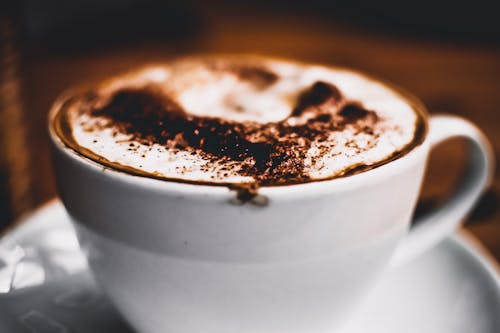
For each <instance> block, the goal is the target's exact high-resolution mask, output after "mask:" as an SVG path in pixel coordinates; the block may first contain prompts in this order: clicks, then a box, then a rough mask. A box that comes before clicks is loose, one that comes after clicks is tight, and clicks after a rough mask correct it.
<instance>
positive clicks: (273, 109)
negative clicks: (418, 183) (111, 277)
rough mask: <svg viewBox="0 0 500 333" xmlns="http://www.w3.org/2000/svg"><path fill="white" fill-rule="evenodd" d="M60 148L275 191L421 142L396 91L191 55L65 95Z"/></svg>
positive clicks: (280, 66)
mask: <svg viewBox="0 0 500 333" xmlns="http://www.w3.org/2000/svg"><path fill="white" fill-rule="evenodd" d="M56 122H57V124H56V128H59V130H58V133H59V136H60V137H61V138H62V139H63V141H64V142H65V143H66V144H67V145H68V146H70V147H71V148H73V149H75V150H76V151H78V152H79V153H81V154H83V155H85V156H87V157H89V158H91V159H93V160H95V161H97V162H100V163H102V164H105V165H107V166H111V167H113V168H116V169H119V170H123V171H127V172H131V173H135V174H139V175H143V176H150V177H155V178H162V179H167V180H176V181H185V182H194V183H207V184H214V185H221V184H253V185H255V186H273V185H286V184H295V183H304V182H310V181H317V180H324V179H331V178H336V177H341V176H346V175H350V174H352V173H355V172H361V171H364V170H367V169H370V168H373V167H375V166H378V165H381V164H383V163H385V162H387V161H389V160H392V159H394V158H397V157H399V156H401V155H402V154H404V153H406V152H407V151H408V150H411V148H412V147H414V146H415V145H416V144H418V143H419V140H420V139H421V135H422V134H421V133H422V128H421V127H422V126H423V125H422V119H421V115H419V114H418V112H417V111H416V110H415V109H414V108H413V107H412V106H411V105H410V104H409V103H408V101H406V99H405V98H403V97H402V96H401V95H399V93H397V92H396V91H394V90H392V89H391V88H388V87H387V86H385V85H383V84H382V83H380V82H378V81H375V80H372V79H370V78H367V77H366V76H364V75H362V74H359V73H356V72H353V71H349V70H343V69H336V68H330V67H324V66H316V65H306V64H301V63H296V62H288V61H283V60H274V59H267V58H256V57H238V58H236V57H235V58H230V57H227V58H215V57H212V58H185V59H181V60H177V61H175V62H172V63H169V64H165V65H158V66H149V67H146V68H142V69H140V70H138V71H135V72H132V73H128V74H124V75H122V76H117V77H114V78H112V79H110V80H108V81H105V82H103V83H101V84H99V85H96V86H94V87H91V88H89V89H86V90H84V91H81V92H80V93H77V94H74V95H73V96H71V97H70V98H68V99H66V100H64V101H63V102H62V105H61V107H60V111H59V113H58V116H57V117H56Z"/></svg>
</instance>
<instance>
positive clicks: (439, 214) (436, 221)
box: [390, 115, 494, 266]
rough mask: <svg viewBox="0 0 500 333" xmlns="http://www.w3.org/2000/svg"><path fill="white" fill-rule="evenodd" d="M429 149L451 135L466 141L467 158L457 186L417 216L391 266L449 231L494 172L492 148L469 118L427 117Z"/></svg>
mask: <svg viewBox="0 0 500 333" xmlns="http://www.w3.org/2000/svg"><path fill="white" fill-rule="evenodd" d="M428 135H429V140H430V145H431V149H432V148H433V147H435V146H437V145H438V144H441V143H443V142H444V141H446V140H448V139H451V138H456V137H458V138H462V139H465V140H466V141H467V142H468V143H469V147H470V149H469V151H468V159H467V162H466V165H465V169H464V172H463V174H462V175H461V177H460V180H459V183H458V185H457V187H456V188H455V189H454V191H453V193H452V194H451V196H450V197H449V199H448V200H447V201H446V202H445V203H444V204H443V205H441V206H440V207H437V208H435V209H434V210H432V211H430V212H429V213H427V214H425V215H424V216H422V217H420V218H418V219H416V220H415V221H414V224H413V226H412V227H411V228H410V230H409V233H408V235H407V236H406V237H405V238H404V239H403V240H402V241H401V243H400V244H399V245H398V247H397V248H396V252H395V253H394V256H393V257H392V259H391V262H390V264H391V266H398V265H400V264H403V263H405V262H408V261H410V260H411V259H413V258H415V257H416V256H418V255H419V254H421V253H423V252H424V251H426V250H428V249H430V248H432V247H433V246H434V245H436V244H437V243H439V242H440V241H441V240H443V239H444V238H446V237H447V236H449V235H450V234H452V233H453V232H454V231H455V230H456V229H457V228H458V227H459V226H460V224H461V222H462V220H463V219H464V218H465V217H466V216H467V214H468V213H469V212H470V210H471V209H472V208H473V206H474V204H475V203H476V202H477V200H478V199H479V197H480V195H481V193H482V192H483V190H484V189H485V187H486V186H487V185H488V184H489V182H490V181H491V179H492V176H493V163H494V157H493V150H492V148H491V146H490V144H489V142H488V140H487V139H486V137H485V136H484V135H483V133H482V132H481V131H480V130H479V129H478V128H477V127H476V126H475V125H473V124H472V123H470V122H469V121H467V120H465V119H463V118H460V117H456V116H451V115H435V116H432V117H431V119H430V124H429V134H428Z"/></svg>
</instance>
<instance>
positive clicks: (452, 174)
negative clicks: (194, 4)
mask: <svg viewBox="0 0 500 333" xmlns="http://www.w3.org/2000/svg"><path fill="white" fill-rule="evenodd" d="M203 13H204V17H205V18H204V21H203V24H202V25H201V26H200V28H199V29H198V31H196V32H195V33H194V34H191V35H189V36H187V37H186V38H185V39H181V40H179V39H177V40H173V41H169V40H164V41H162V42H149V43H135V44H133V45H129V46H124V47H115V48H111V49H107V50H101V51H92V52H86V53H84V54H77V55H75V54H73V55H69V54H68V55H58V56H55V55H53V54H52V55H47V54H46V55H40V54H38V55H33V56H29V57H28V59H27V60H28V61H26V64H25V68H24V88H25V105H26V112H27V114H28V119H29V121H30V123H31V124H30V134H29V142H30V144H31V147H30V151H31V164H32V165H33V166H34V167H33V168H32V173H33V186H32V189H33V191H32V194H33V197H34V199H35V203H41V202H43V201H45V200H48V199H49V198H51V197H53V196H55V188H54V180H53V176H52V167H51V164H50V158H49V157H50V153H49V144H48V136H47V132H46V115H47V111H48V109H49V107H50V105H51V102H52V101H53V100H54V98H55V97H56V96H57V95H58V94H59V93H60V92H61V91H62V90H64V89H65V88H67V87H68V86H70V85H72V84H74V83H76V82H79V81H82V80H87V79H96V78H100V77H105V76H108V75H110V74H113V73H116V72H118V71H122V70H127V69H129V68H130V67H132V66H135V65H139V64H143V63H145V62H157V61H165V60H168V59H170V58H172V57H174V56H177V55H182V54H185V53H198V52H231V53H232V52H251V53H263V54H269V55H278V56H285V57H293V58H298V59H302V60H307V61H315V62H323V63H328V64H330V63H331V64H336V65H341V66H348V67H353V68H357V69H360V70H363V71H367V72H369V73H372V74H375V75H377V76H380V77H384V78H386V79H388V80H390V81H393V82H395V83H397V84H399V85H401V86H403V87H406V88H407V90H409V91H411V92H413V93H414V94H415V95H417V96H419V97H420V98H421V99H422V100H423V102H424V103H425V104H426V105H427V106H428V108H429V110H430V112H431V113H437V112H446V113H452V114H457V115H461V116H464V117H466V118H468V119H470V120H471V121H473V122H474V123H476V124H477V125H478V126H479V127H480V128H482V129H483V130H484V132H485V133H486V135H487V136H488V138H489V139H490V141H491V143H492V145H493V147H494V150H495V151H496V153H497V156H500V154H499V151H500V122H499V120H498V106H499V105H500V80H499V77H500V49H499V48H498V47H496V46H485V45H473V44H452V43H443V42H436V41H434V42H432V41H425V40H418V39H405V38H402V37H395V36H392V37H391V35H389V34H380V33H372V32H370V31H368V29H363V28H359V27H358V28H356V29H353V28H352V27H349V26H346V25H341V24H338V23H335V22H331V21H329V20H327V19H317V18H314V17H309V18H307V17H302V16H299V15H295V16H294V15H292V14H287V15H286V16H276V15H275V14H269V15H266V14H265V13H254V14H255V15H251V14H249V13H245V14H244V15H243V14H241V13H237V12H227V11H220V10H218V11H211V10H210V9H209V8H207V9H206V10H204V11H203ZM462 148H463V146H462V144H461V143H460V142H451V143H449V144H446V145H443V146H441V147H438V148H437V149H436V150H435V152H434V153H433V154H432V158H431V162H430V166H429V172H428V176H427V179H426V182H425V186H424V188H423V193H422V200H421V207H423V209H425V208H426V207H427V208H428V207H432V206H434V205H435V204H437V203H438V202H439V200H440V199H439V198H442V197H444V195H445V194H446V193H447V191H448V190H449V189H450V187H451V186H452V184H453V183H454V181H455V179H456V177H457V175H458V173H459V170H460V165H461V164H462V161H463V151H462V150H463V149H462ZM499 191H500V177H499V173H498V168H497V172H496V176H495V180H494V182H493V184H492V186H491V187H490V189H489V190H488V192H487V193H486V195H485V196H483V198H482V200H481V202H480V204H479V205H478V207H477V208H476V210H475V211H474V213H473V214H472V216H471V217H470V218H469V219H468V220H467V223H466V228H467V229H468V230H469V231H471V232H472V233H473V234H474V235H476V236H477V237H478V238H479V239H480V240H481V241H482V242H483V244H484V245H485V246H486V247H487V248H488V249H489V250H490V251H491V252H492V253H493V255H494V256H495V257H496V258H497V260H500V213H499V211H498V208H499V202H498V201H499V199H498V193H499Z"/></svg>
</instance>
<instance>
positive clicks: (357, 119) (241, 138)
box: [80, 71, 378, 200]
mask: <svg viewBox="0 0 500 333" xmlns="http://www.w3.org/2000/svg"><path fill="white" fill-rule="evenodd" d="M242 73H243V74H242V75H245V76H247V75H253V74H249V73H245V72H244V71H243V72H242ZM268 79H269V78H268ZM89 96H91V97H88V100H87V101H84V103H82V104H81V105H83V106H85V107H82V109H81V110H80V111H81V112H87V113H89V114H90V115H91V116H93V117H102V118H103V119H106V120H107V121H106V122H105V123H106V124H107V125H104V126H107V127H112V128H114V129H116V130H117V131H118V132H121V133H124V134H127V135H129V136H130V141H138V142H141V143H143V144H147V145H152V144H160V145H164V146H166V147H167V148H169V149H172V150H182V151H187V152H190V153H192V154H198V155H200V156H201V157H203V158H204V159H205V160H207V164H206V166H205V167H206V168H210V167H212V166H214V165H218V166H220V165H222V166H224V162H225V161H226V162H229V161H238V162H239V165H241V168H239V169H238V170H236V172H237V173H238V174H240V175H242V176H250V177H252V178H253V179H254V180H255V184H253V185H252V187H251V188H246V190H245V191H241V193H242V197H245V198H243V199H246V200H249V198H250V197H252V196H253V195H254V193H255V191H254V189H256V188H258V186H260V185H282V184H293V183H301V182H307V181H309V180H310V179H309V176H308V174H307V173H306V172H304V168H305V165H304V163H305V160H306V157H307V152H308V150H309V148H310V147H311V144H312V143H313V142H318V141H319V142H321V141H322V140H326V139H327V138H328V137H329V135H330V134H331V133H332V132H333V131H341V130H343V129H344V128H345V126H346V125H348V124H350V125H352V126H357V129H359V130H360V131H363V130H370V128H373V124H374V122H376V121H377V120H378V118H377V115H376V114H375V112H373V111H370V110H366V109H365V108H363V106H362V105H361V104H359V103H354V102H350V101H347V100H346V99H345V98H344V97H343V96H342V94H341V93H340V91H339V90H338V89H337V87H335V86H334V85H332V84H329V83H325V82H321V81H318V82H316V83H314V84H313V85H312V86H311V87H310V88H308V89H306V90H305V91H303V92H302V94H300V96H299V98H298V99H297V103H296V105H295V107H294V108H293V111H292V113H291V114H290V116H289V117H287V118H286V119H283V120H281V121H278V122H270V123H265V124H262V123H258V122H252V121H245V122H236V121H231V120H225V119H221V118H215V117H202V116H195V115H192V114H189V113H187V112H186V111H185V110H183V108H182V107H181V106H180V105H179V104H178V103H176V101H175V100H173V99H172V98H169V97H168V96H166V95H165V93H163V92H159V91H158V90H155V87H152V86H149V87H143V88H127V89H121V90H119V91H117V92H116V93H114V94H113V95H112V96H111V97H110V98H109V99H108V100H107V102H105V103H103V100H102V99H99V98H98V97H96V96H94V95H89ZM305 114H307V119H306V120H305V121H303V118H300V117H301V116H302V115H305ZM293 118H295V120H297V119H299V118H300V119H302V120H301V121H299V122H291V121H290V120H291V119H293ZM294 123H295V125H291V124H294ZM367 124H370V125H372V126H367ZM131 147H132V145H131ZM222 171H223V172H224V171H226V172H227V171H228V170H227V168H226V170H224V167H223V168H222ZM248 189H251V190H248ZM247 197H248V198H247Z"/></svg>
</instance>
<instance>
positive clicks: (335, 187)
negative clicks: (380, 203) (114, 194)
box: [48, 54, 429, 199]
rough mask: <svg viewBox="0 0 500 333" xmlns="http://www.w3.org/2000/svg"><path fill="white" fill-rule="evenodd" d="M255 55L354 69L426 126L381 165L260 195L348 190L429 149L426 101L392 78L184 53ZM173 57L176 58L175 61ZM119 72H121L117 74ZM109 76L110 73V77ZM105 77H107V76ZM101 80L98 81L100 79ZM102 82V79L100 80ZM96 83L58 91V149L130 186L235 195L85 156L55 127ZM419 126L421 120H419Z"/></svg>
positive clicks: (226, 187) (54, 136)
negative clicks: (73, 100)
mask: <svg viewBox="0 0 500 333" xmlns="http://www.w3.org/2000/svg"><path fill="white" fill-rule="evenodd" d="M218 56H222V57H225V58H227V57H238V56H240V57H241V56H244V57H254V58H263V59H267V60H277V61H285V62H292V63H297V64H304V65H308V66H322V67H326V68H331V69H336V70H341V71H346V72H351V73H354V74H357V75H361V76H363V77H364V78H366V79H368V80H372V81H375V82H377V83H380V84H382V85H383V86H384V87H385V88H387V89H389V90H390V91H391V92H393V93H395V94H396V95H397V96H398V97H399V98H401V99H402V100H403V101H404V102H405V103H407V104H408V105H409V106H410V107H411V108H412V109H413V110H414V111H415V112H416V113H417V114H418V116H419V117H420V118H421V119H419V120H420V122H421V124H420V126H422V127H423V133H421V138H420V139H419V141H417V142H416V143H415V145H414V146H413V147H409V149H410V150H409V151H408V152H406V153H404V154H403V155H401V156H396V157H395V158H393V159H390V158H389V159H388V160H385V161H383V162H382V163H381V164H380V165H376V166H374V167H373V168H371V169H368V170H364V171H361V172H359V173H354V174H351V175H345V176H340V177H336V178H330V179H322V180H315V181H309V182H304V183H293V184H285V185H272V186H260V187H258V189H257V195H258V196H260V195H263V196H266V197H272V198H273V199H275V198H280V199H290V198H294V197H297V196H298V197H302V198H303V197H306V196H311V195H313V196H318V195H322V194H323V193H329V192H339V191H340V192H341V191H345V190H346V189H347V188H357V187H360V186H363V185H366V184H368V183H372V182H375V181H377V180H380V179H381V178H382V179H384V178H386V177H387V176H390V175H391V174H393V172H391V171H393V170H394V171H397V170H405V169H406V167H407V166H408V165H411V164H413V163H412V162H413V160H414V159H417V158H418V156H420V155H421V154H422V153H425V152H426V151H427V149H426V148H427V147H428V146H429V143H428V141H429V135H428V132H429V113H428V110H427V108H426V107H425V105H424V104H423V103H422V102H421V101H420V100H419V99H418V98H417V97H416V96H415V95H413V94H411V93H409V92H408V91H407V90H405V89H404V88H401V87H400V86H398V85H396V84H394V83H392V82H389V81H387V80H385V79H381V78H379V77H377V76H375V75H372V74H369V73H365V72H363V71H361V70H357V69H352V68H349V67H345V66H336V65H330V64H322V63H317V62H316V63H307V62H303V61H298V60H290V59H287V58H280V57H272V56H262V55H254V54H230V55H221V54H209V55H194V56H193V55H191V56H190V55H188V56H185V57H182V59H185V58H202V57H203V58H207V57H218ZM175 59H177V58H174V60H173V61H175ZM169 62H170V61H167V62H163V63H155V64H152V65H153V66H158V65H161V64H164V65H165V64H168V63H169ZM149 66H151V64H146V65H144V66H139V67H137V68H136V69H135V70H132V71H128V72H125V75H127V74H128V73H133V72H135V71H140V70H141V69H144V68H146V67H149ZM117 75H120V74H117ZM108 78H109V77H108ZM104 81H106V79H105V80H104ZM98 82H99V81H98ZM100 82H103V80H101V81H100ZM91 86H95V83H94V84H92V82H90V81H89V82H87V83H84V84H79V85H76V86H73V87H72V88H69V89H67V90H65V91H64V92H63V93H61V94H60V95H59V97H58V98H57V99H56V100H55V102H54V103H53V104H52V106H51V108H50V110H49V114H48V129H49V137H50V140H51V142H52V144H53V147H55V148H56V150H57V151H59V152H61V153H62V154H63V155H65V156H66V157H69V158H71V159H72V160H73V161H75V162H77V163H78V164H79V165H80V166H82V167H84V168H89V169H91V170H93V171H98V172H99V173H101V174H103V175H106V177H110V178H111V179H115V180H116V181H120V182H124V183H126V184H129V185H131V186H138V187H141V188H146V189H149V190H153V191H156V192H172V193H179V194H185V195H195V196H200V197H211V198H214V197H224V198H227V197H234V193H233V192H235V190H234V187H233V189H231V185H230V184H215V183H214V184H209V183H208V184H207V183H196V182H188V181H182V180H177V179H168V178H155V177H148V176H147V175H139V174H135V173H132V172H127V171H125V170H120V169H118V168H112V167H109V166H107V165H105V164H104V163H99V162H98V161H96V160H94V159H92V158H90V157H88V156H86V155H85V154H83V153H81V152H79V151H78V150H76V149H75V148H73V147H71V146H69V145H68V144H67V143H66V142H65V141H64V140H63V139H62V138H61V136H60V135H59V134H58V133H57V130H56V129H55V126H54V123H55V120H56V117H57V115H58V114H59V112H60V110H61V108H62V106H63V104H64V103H65V102H66V101H67V100H68V99H69V98H70V97H71V96H75V94H76V93H77V92H79V91H82V90H85V89H86V88H88V87H91ZM417 126H418V124H417Z"/></svg>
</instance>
